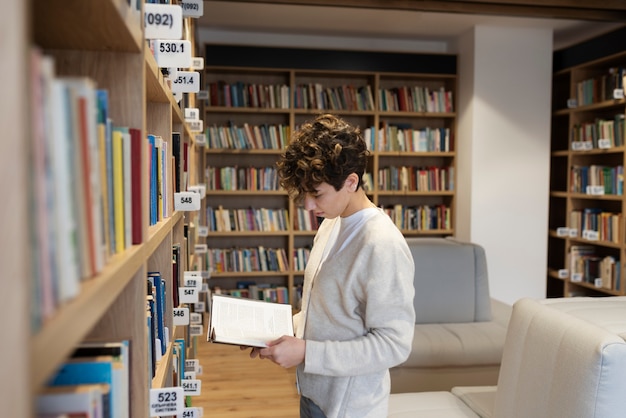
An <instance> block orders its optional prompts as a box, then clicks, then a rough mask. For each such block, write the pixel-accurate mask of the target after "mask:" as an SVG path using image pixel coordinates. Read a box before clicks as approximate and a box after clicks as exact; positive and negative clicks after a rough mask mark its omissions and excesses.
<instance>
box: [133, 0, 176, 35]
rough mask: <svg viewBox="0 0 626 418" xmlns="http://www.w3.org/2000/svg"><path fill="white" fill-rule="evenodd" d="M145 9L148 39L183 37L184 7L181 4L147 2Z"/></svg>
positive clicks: (145, 32)
mask: <svg viewBox="0 0 626 418" xmlns="http://www.w3.org/2000/svg"><path fill="white" fill-rule="evenodd" d="M143 11H144V26H145V31H144V35H145V38H146V39H181V38H182V37H183V9H182V8H181V7H180V6H179V5H177V4H155V3H146V4H144V5H143Z"/></svg>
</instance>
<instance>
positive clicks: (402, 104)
mask: <svg viewBox="0 0 626 418" xmlns="http://www.w3.org/2000/svg"><path fill="white" fill-rule="evenodd" d="M206 90H207V93H208V98H207V103H208V104H209V105H210V106H220V107H244V108H263V109H289V108H291V107H292V106H293V108H294V109H316V110H348V111H352V110H363V111H373V110H374V109H375V104H374V96H373V93H372V87H371V86H370V85H363V86H353V85H349V84H343V85H339V86H332V87H331V86H324V85H322V84H321V83H300V84H298V85H296V87H295V89H294V91H293V92H292V91H291V88H290V87H289V86H288V85H286V84H280V83H279V84H257V83H247V82H243V81H234V82H228V81H224V80H217V81H213V82H209V83H207V84H206ZM378 100H379V108H380V110H382V111H391V112H397V111H401V112H430V113H435V112H437V113H441V112H447V113H449V112H454V102H453V95H452V91H446V90H445V89H444V88H443V87H440V88H430V87H425V86H402V87H393V88H387V89H379V91H378Z"/></svg>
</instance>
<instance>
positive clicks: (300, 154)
mask: <svg viewBox="0 0 626 418" xmlns="http://www.w3.org/2000/svg"><path fill="white" fill-rule="evenodd" d="M368 156H369V151H368V150H367V145H366V144H365V141H364V140H363V137H362V135H361V131H360V130H359V128H357V127H354V126H352V125H350V124H349V123H347V122H346V121H344V120H343V119H341V118H339V117H337V116H334V115H330V114H325V115H320V116H318V117H317V118H315V120H314V121H312V122H306V123H304V124H303V125H302V126H301V127H300V129H298V130H297V131H296V132H294V134H293V136H292V139H291V142H290V143H289V146H288V147H287V148H286V150H285V152H284V153H283V154H282V155H281V156H280V159H279V161H278V163H277V167H278V176H279V178H280V185H281V186H282V187H283V188H284V189H285V190H287V192H288V193H289V195H290V196H291V197H292V198H294V199H295V200H298V201H301V200H302V199H304V196H305V195H306V194H307V193H314V192H315V188H316V187H317V186H318V185H319V184H321V183H328V184H330V185H331V186H333V187H334V188H335V190H340V189H341V188H342V187H343V184H344V183H345V180H346V178H347V177H348V176H349V175H350V174H352V173H356V174H357V175H358V176H359V183H358V186H357V187H360V186H361V179H362V177H363V174H364V173H365V168H366V167H367V157H368Z"/></svg>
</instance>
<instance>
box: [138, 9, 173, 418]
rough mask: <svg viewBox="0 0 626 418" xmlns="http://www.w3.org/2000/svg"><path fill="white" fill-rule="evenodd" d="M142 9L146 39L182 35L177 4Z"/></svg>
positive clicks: (171, 37)
mask: <svg viewBox="0 0 626 418" xmlns="http://www.w3.org/2000/svg"><path fill="white" fill-rule="evenodd" d="M143 11H144V26H145V30H144V36H145V38H146V39H181V38H182V37H183V9H182V8H181V7H180V6H179V5H176V4H155V3H146V4H144V5H143ZM164 415H165V414H164Z"/></svg>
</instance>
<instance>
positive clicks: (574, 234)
mask: <svg viewBox="0 0 626 418" xmlns="http://www.w3.org/2000/svg"><path fill="white" fill-rule="evenodd" d="M569 236H570V238H576V237H577V236H578V229H577V228H570V229H569Z"/></svg>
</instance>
